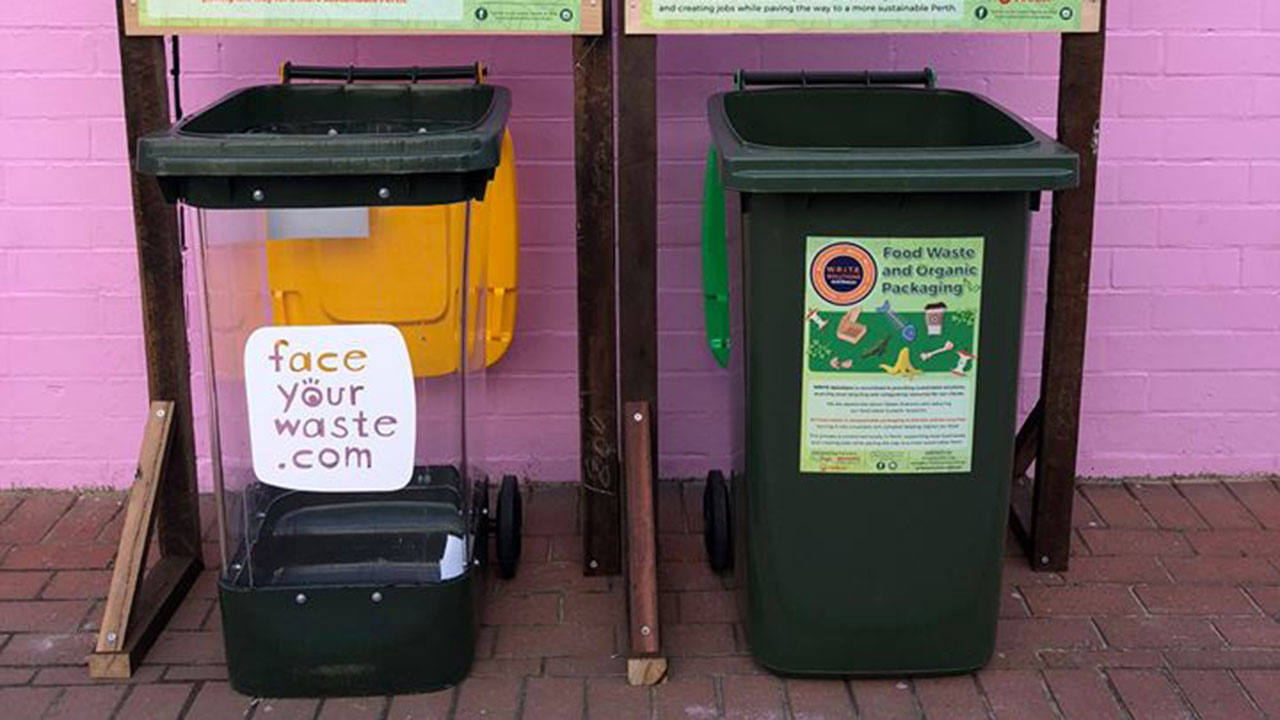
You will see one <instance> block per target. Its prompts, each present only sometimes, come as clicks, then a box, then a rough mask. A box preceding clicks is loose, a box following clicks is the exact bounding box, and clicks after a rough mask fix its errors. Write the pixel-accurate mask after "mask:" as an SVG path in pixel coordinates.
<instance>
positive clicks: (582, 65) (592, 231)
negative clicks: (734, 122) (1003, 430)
mask: <svg viewBox="0 0 1280 720" xmlns="http://www.w3.org/2000/svg"><path fill="white" fill-rule="evenodd" d="M611 13H612V10H611V8H610V3H605V4H604V6H603V9H602V16H601V23H602V24H603V29H604V32H603V34H602V35H599V36H597V37H575V38H574V39H573V84H574V156H575V173H574V175H575V182H576V185H577V190H576V192H577V214H578V217H577V241H578V242H577V253H578V254H577V259H578V413H579V415H578V418H579V442H580V453H579V458H580V463H581V466H580V476H581V488H582V491H581V498H582V518H583V519H582V523H583V532H582V541H583V570H584V572H585V573H586V574H588V575H617V574H618V573H620V572H622V478H621V476H620V474H619V472H618V390H617V380H618V375H617V367H618V348H617V337H618V336H617V316H616V310H617V306H616V304H615V303H616V297H617V293H616V289H617V286H616V284H615V272H616V264H615V257H614V253H615V252H616V249H617V247H616V245H615V243H614V237H615V234H614V233H615V224H614V209H615V206H614V181H613V157H614V155H613V152H614V142H613V130H614V123H613V36H612V32H613V31H612V28H611V27H610V16H611Z"/></svg>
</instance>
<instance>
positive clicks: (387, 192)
mask: <svg viewBox="0 0 1280 720" xmlns="http://www.w3.org/2000/svg"><path fill="white" fill-rule="evenodd" d="M378 197H380V198H382V199H383V200H386V199H387V198H389V197H391V188H378Z"/></svg>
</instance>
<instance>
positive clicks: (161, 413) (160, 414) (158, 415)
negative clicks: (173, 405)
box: [156, 410, 164, 418]
mask: <svg viewBox="0 0 1280 720" xmlns="http://www.w3.org/2000/svg"><path fill="white" fill-rule="evenodd" d="M156 417H160V418H162V417H164V410H157V411H156Z"/></svg>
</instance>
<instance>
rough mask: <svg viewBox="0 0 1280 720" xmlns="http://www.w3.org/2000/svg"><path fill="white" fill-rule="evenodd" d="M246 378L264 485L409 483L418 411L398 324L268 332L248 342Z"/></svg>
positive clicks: (320, 488) (316, 488) (314, 487)
mask: <svg viewBox="0 0 1280 720" xmlns="http://www.w3.org/2000/svg"><path fill="white" fill-rule="evenodd" d="M244 381H245V393H246V394H247V396H248V397H247V400H248V409H249V442H250V445H251V447H252V450H253V472H254V475H256V476H257V477H258V479H259V480H261V481H262V482H264V483H266V484H268V485H275V486H276V487H282V488H287V489H290V490H308V491H312V492H388V491H393V490H399V489H401V488H403V487H405V486H406V485H408V484H409V480H410V479H411V478H412V477H413V448H414V439H415V438H416V436H417V433H416V429H415V426H416V422H417V409H416V404H415V401H414V392H413V370H412V368H411V367H410V364H409V350H408V348H407V347H406V346H405V342H404V336H403V335H401V334H400V331H399V330H398V329H396V327H395V326H394V325H382V324H368V325H299V326H288V327H284V326H271V327H261V328H258V329H257V330H255V331H254V332H253V334H252V335H250V336H249V340H248V341H247V342H246V343H245V347H244Z"/></svg>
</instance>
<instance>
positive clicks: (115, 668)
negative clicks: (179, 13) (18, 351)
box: [89, 2, 204, 678]
mask: <svg viewBox="0 0 1280 720" xmlns="http://www.w3.org/2000/svg"><path fill="white" fill-rule="evenodd" d="M124 12H125V10H124V8H123V3H122V2H117V4H116V27H117V35H118V39H119V48H120V75H121V85H122V87H123V91H124V109H125V136H126V141H127V143H128V157H129V167H130V173H129V176H130V189H131V191H132V197H133V221H134V228H135V232H136V234H137V243H138V276H139V285H140V287H141V294H142V325H143V333H144V337H145V344H146V358H147V390H148V394H149V395H150V397H151V398H152V400H153V402H152V404H151V407H150V409H149V414H148V419H147V425H146V430H145V432H144V437H143V446H142V455H141V458H140V459H139V463H138V471H137V474H136V476H135V479H134V482H133V485H132V487H131V488H130V491H129V505H128V508H127V510H126V514H125V527H124V532H123V534H122V535H121V538H120V548H119V550H118V551H117V555H116V562H115V570H114V572H113V574H112V579H111V590H110V592H109V595H108V597H107V605H106V609H105V610H104V613H103V621H102V624H101V630H100V632H99V635H98V642H97V644H96V645H95V647H94V651H93V653H91V654H90V656H89V674H90V676H92V677H95V678H127V677H129V676H130V675H132V673H133V671H134V670H135V669H137V666H138V664H139V663H140V662H141V661H142V658H143V656H144V655H145V654H146V652H147V650H149V649H150V648H151V645H152V644H153V643H154V642H155V640H156V638H157V637H158V636H159V634H160V631H161V630H162V629H163V628H164V626H165V624H166V623H167V622H168V621H169V618H170V617H171V616H172V615H173V613H174V611H175V610H177V608H178V605H179V604H181V602H182V599H183V597H185V596H186V593H187V591H188V590H190V589H191V586H192V584H194V583H195V580H196V577H198V576H199V574H200V572H201V570H203V568H204V563H203V561H202V560H201V558H202V552H201V544H200V506H199V495H198V488H197V484H196V462H195V434H194V429H193V427H192V420H191V418H192V413H191V364H190V356H189V354H188V351H187V320H186V314H185V308H186V291H185V288H184V284H183V263H182V248H181V247H180V244H179V233H178V215H177V211H176V210H175V209H174V208H173V207H172V206H170V205H168V204H167V203H166V202H165V200H164V197H163V196H162V195H161V193H160V186H159V185H158V184H157V183H156V182H155V180H154V179H152V178H148V177H144V176H142V175H139V174H138V173H137V172H136V171H134V170H133V169H132V168H133V167H134V155H135V148H136V147H137V142H138V138H139V137H140V136H142V135H145V134H146V133H149V132H152V131H154V130H160V129H163V128H165V127H167V126H168V124H169V94H168V86H167V85H166V60H165V50H164V44H163V39H162V38H159V37H147V38H141V37H138V38H134V37H129V36H128V35H126V33H125V18H124ZM153 537H154V538H155V543H156V549H157V551H158V553H159V556H160V557H159V559H158V560H157V562H156V564H155V566H154V567H152V569H151V570H150V572H147V573H145V575H144V570H145V568H146V557H147V553H148V547H149V545H150V543H151V541H152V538H153Z"/></svg>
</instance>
